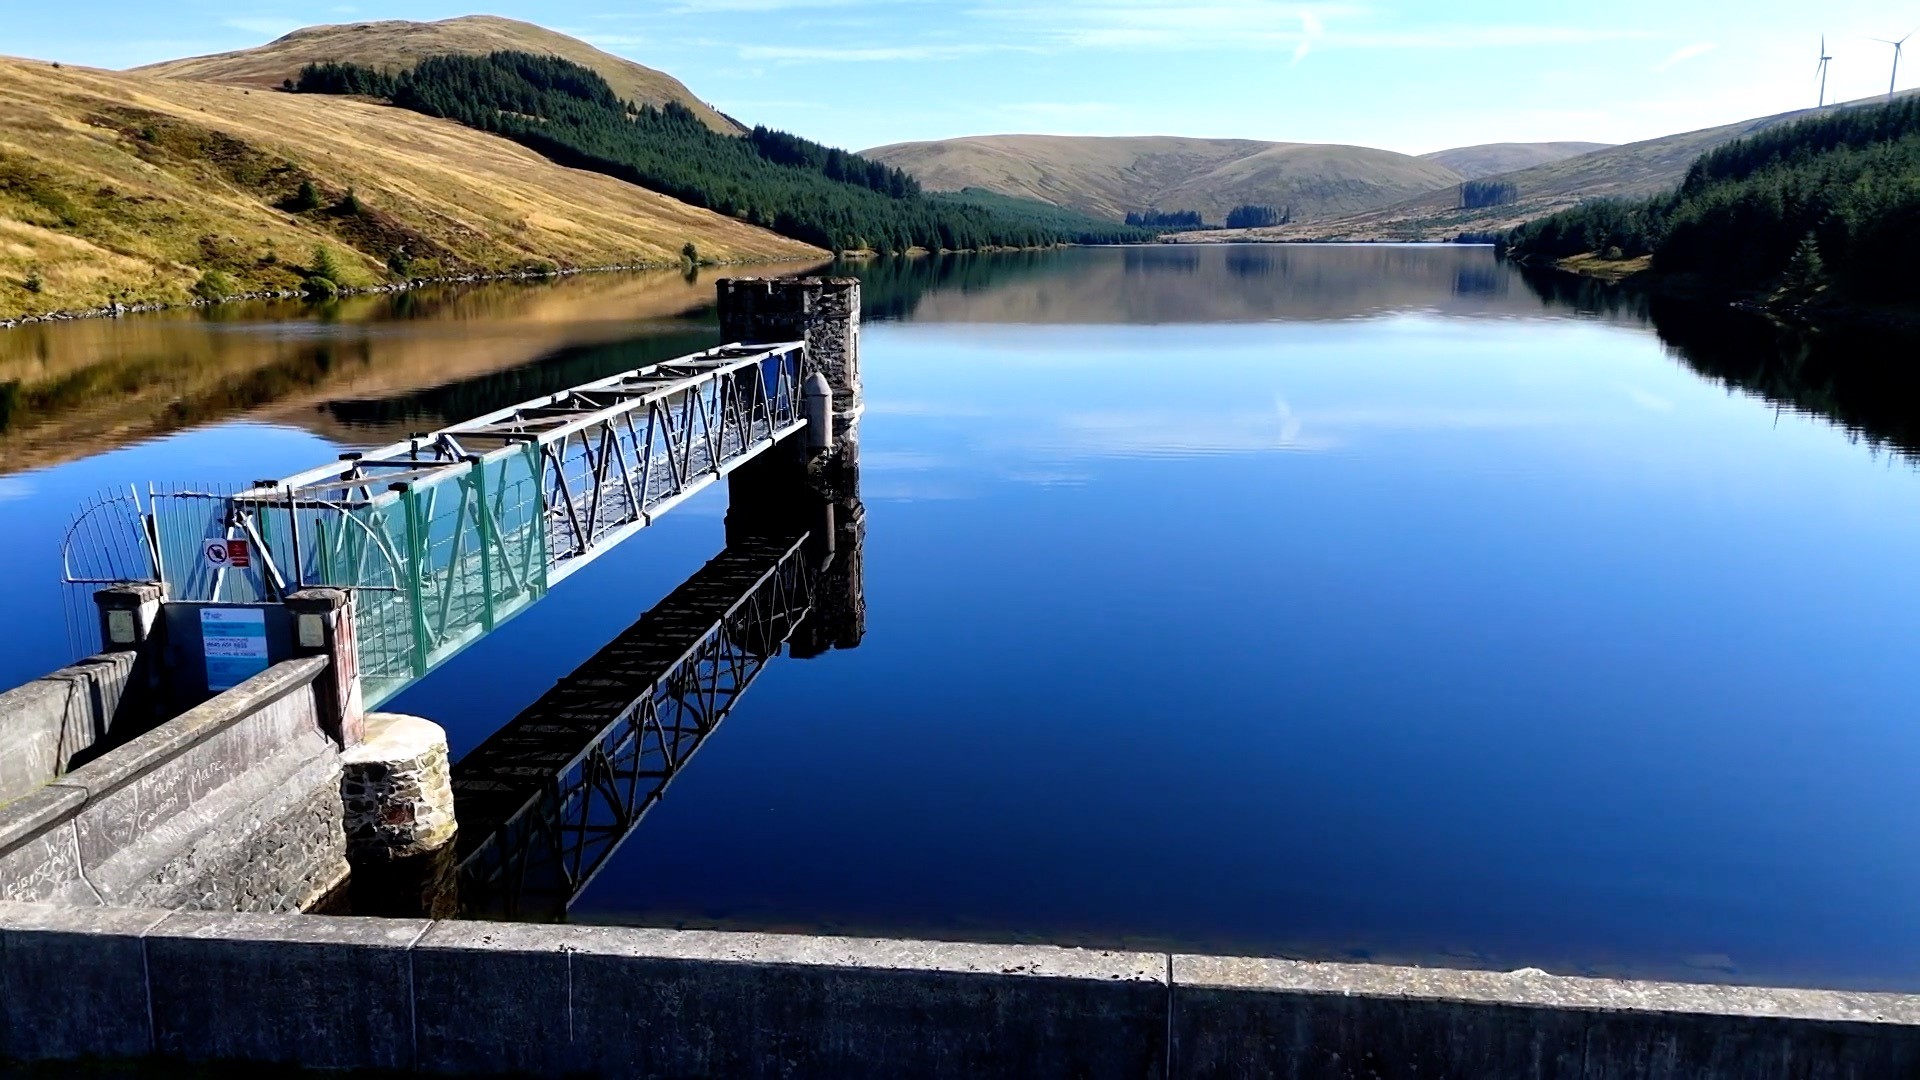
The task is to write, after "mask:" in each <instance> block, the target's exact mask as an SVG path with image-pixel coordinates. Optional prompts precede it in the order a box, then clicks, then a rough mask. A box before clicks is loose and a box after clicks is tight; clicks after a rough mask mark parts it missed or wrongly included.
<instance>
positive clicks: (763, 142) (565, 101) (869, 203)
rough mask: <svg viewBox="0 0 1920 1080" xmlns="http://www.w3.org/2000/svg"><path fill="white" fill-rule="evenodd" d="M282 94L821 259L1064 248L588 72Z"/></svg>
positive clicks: (476, 66)
mask: <svg viewBox="0 0 1920 1080" xmlns="http://www.w3.org/2000/svg"><path fill="white" fill-rule="evenodd" d="M382 80H387V81H384V82H383V81H382ZM294 89H296V90H298V91H301V92H308V93H332V94H371V95H374V96H379V97H385V98H388V99H389V100H391V101H392V102H393V103H394V104H395V105H398V106H401V107H403V108H407V109H412V110H414V111H416V112H421V113H425V114H427V115H429V116H438V117H444V118H447V119H451V120H456V121H458V122H460V123H463V124H466V125H467V126H469V127H473V128H478V129H480V130H482V131H489V132H493V133H494V134H497V135H502V136H505V137H507V138H510V139H513V140H514V141H516V142H519V143H521V144H522V145H524V146H527V147H529V148H530V149H533V150H535V151H537V152H538V153H540V154H542V155H544V156H546V157H547V158H549V159H551V160H553V161H555V162H557V163H559V164H562V165H566V166H569V167H572V168H581V169H588V170H591V171H594V172H600V173H605V174H607V175H609V176H614V177H617V178H619V179H622V180H626V181H628V182H630V183H634V184H638V185H640V186H642V187H646V188H650V189H652V190H654V191H658V192H661V193H662V194H665V195H670V196H672V197H673V198H676V199H679V200H681V201H682V202H687V203H691V204H693V205H695V206H701V207H705V208H707V209H710V210H714V211H717V212H719V213H722V214H726V215H729V216H732V217H737V218H739V219H741V220H743V221H747V222H750V223H752V224H755V225H759V226H762V227H764V228H768V229H771V230H773V231H774V232H777V233H780V234H782V235H784V236H789V237H792V238H794V239H796V240H803V241H806V242H807V243H811V244H817V245H819V246H820V247H824V248H828V249H831V250H834V251H847V250H860V249H870V250H874V251H880V252H883V253H890V252H899V251H905V250H907V249H908V248H912V247H924V248H931V249H947V250H956V251H957V250H968V249H978V248H989V247H1046V246H1051V245H1054V244H1058V243H1062V242H1065V240H1066V238H1065V237H1063V236H1061V235H1060V234H1059V233H1057V232H1055V231H1053V230H1051V229H1048V228H1046V227H1045V226H1043V225H1041V224H1037V223H1035V222H1033V221H1020V220H1011V219H1008V218H1006V217H1003V216H1001V215H997V214H995V213H994V212H993V211H991V210H989V209H987V208H985V207H982V206H979V205H974V204H969V203H963V202H955V201H944V200H933V199H929V198H926V197H924V196H923V195H922V194H921V193H920V188H919V185H918V184H917V183H916V182H914V180H913V179H912V178H911V177H909V176H907V175H906V174H905V173H903V172H901V171H900V170H898V169H892V168H888V167H886V166H884V165H881V164H879V163H877V162H872V161H868V160H867V159H865V158H862V157H860V156H859V155H857V154H851V153H848V152H847V151H844V150H837V149H834V148H832V147H827V146H822V145H821V144H819V143H814V142H810V141H808V140H806V139H802V138H799V137H797V136H793V135H789V134H786V133H784V132H777V131H770V130H768V129H765V128H758V129H755V131H754V132H753V133H752V134H750V135H749V136H748V137H746V138H735V137H732V136H728V135H722V134H720V133H718V132H716V131H713V130H712V129H710V128H708V127H707V126H706V125H705V124H703V123H701V122H700V119H699V118H698V117H697V116H695V115H694V114H693V112H692V111H691V110H689V109H687V108H685V107H684V106H681V105H678V104H674V103H669V104H668V105H667V106H666V107H665V108H663V109H656V108H654V107H653V106H651V105H647V106H636V105H634V104H633V103H631V102H626V101H622V100H621V99H620V98H619V96H618V95H616V94H615V93H614V92H613V88H612V87H610V86H608V85H607V82H606V80H605V79H603V78H601V77H600V75H599V74H598V73H596V72H594V71H593V70H591V69H590V68H586V67H582V66H581V65H579V64H575V63H572V62H570V61H567V60H562V59H560V58H559V57H553V56H534V55H532V54H530V53H521V52H496V53H493V54H491V55H488V56H435V57H429V58H427V59H425V60H422V61H421V62H420V63H419V64H418V65H416V66H415V67H414V68H413V69H412V70H411V71H407V72H404V73H402V74H399V75H387V74H384V73H382V72H379V71H375V70H374V69H372V68H365V67H361V66H359V65H353V64H338V63H333V64H313V65H309V66H308V67H307V68H305V69H303V70H302V71H301V73H300V78H299V79H298V80H297V81H296V82H295V84H294Z"/></svg>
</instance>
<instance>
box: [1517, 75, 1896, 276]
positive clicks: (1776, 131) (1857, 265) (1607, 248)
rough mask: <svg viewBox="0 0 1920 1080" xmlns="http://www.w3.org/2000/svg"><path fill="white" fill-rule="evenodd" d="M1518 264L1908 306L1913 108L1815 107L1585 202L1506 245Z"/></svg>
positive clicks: (1538, 223) (1522, 230)
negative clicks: (1669, 175) (1594, 262)
mask: <svg viewBox="0 0 1920 1080" xmlns="http://www.w3.org/2000/svg"><path fill="white" fill-rule="evenodd" d="M1508 244H1509V247H1510V249H1511V253H1512V254H1513V255H1514V257H1515V258H1518V259H1523V260H1524V259H1535V260H1540V261H1546V260H1561V259H1569V258H1575V257H1581V256H1588V257H1591V256H1594V255H1598V256H1600V258H1601V259H1602V260H1603V261H1606V262H1610V263H1627V262H1629V261H1633V260H1643V261H1644V260H1650V261H1651V267H1652V270H1653V272H1654V273H1655V274H1657V275H1660V276H1661V277H1664V278H1673V277H1676V276H1679V277H1684V278H1687V279H1690V280H1697V281H1703V282H1707V283H1710V284H1712V285H1715V286H1719V287H1723V288H1728V289H1734V290H1740V291H1746V292H1755V293H1758V294H1760V295H1762V296H1765V297H1768V298H1770V299H1772V300H1776V301H1778V302H1780V303H1782V304H1786V305H1795V306H1797V305H1802V304H1806V303H1809V302H1816V303H1819V304H1821V305H1823V306H1825V305H1831V304H1834V303H1836V302H1840V303H1844V302H1846V301H1850V300H1855V301H1861V302H1864V303H1868V304H1898V305H1906V306H1908V307H1909V308H1910V306H1911V305H1912V304H1913V302H1914V299H1915V297H1917V296H1920V271H1917V270H1916V268H1915V263H1914V261H1913V252H1914V250H1915V248H1916V247H1920V97H1908V98H1907V99H1905V100H1903V101H1900V102H1897V103H1894V104H1889V105H1880V106H1875V107H1872V108H1858V109H1838V110H1829V111H1826V112H1824V113H1822V114H1820V115H1819V116H1815V117H1810V118H1808V119H1805V120H1802V121H1799V122H1798V123H1794V124H1788V125H1784V126H1775V127H1772V128H1770V129H1768V130H1766V131H1764V132H1762V133H1760V134H1757V135H1752V136H1749V137H1747V138H1744V139H1739V140H1736V141H1734V142H1731V143H1728V144H1727V145H1725V146H1722V147H1719V148H1718V149H1716V150H1713V151H1712V152H1710V153H1708V154H1705V155H1703V156H1702V157H1701V158H1700V159H1699V160H1698V161H1696V162H1694V164H1693V166H1692V167H1691V168H1690V169H1689V170H1688V172H1687V175H1686V179H1685V180H1684V181H1683V182H1682V183H1681V184H1680V185H1679V187H1678V188H1676V189H1675V190H1673V191H1671V192H1668V193H1665V194H1663V195H1660V196H1656V197H1653V198H1648V199H1599V200H1594V201H1591V202H1587V203H1583V204H1582V205H1580V206H1578V207H1575V208H1573V209H1570V210H1564V211H1561V212H1560V213H1558V214H1554V215H1551V216H1549V217H1546V218H1543V219H1541V220H1539V221H1535V222H1531V223H1529V224H1527V225H1525V226H1523V227H1521V228H1519V229H1517V230H1515V231H1514V232H1513V233H1512V234H1511V236H1509V237H1508Z"/></svg>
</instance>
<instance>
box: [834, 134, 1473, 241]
mask: <svg viewBox="0 0 1920 1080" xmlns="http://www.w3.org/2000/svg"><path fill="white" fill-rule="evenodd" d="M863 153H864V155H865V156H867V157H870V158H873V159H874V160H876V161H881V162H884V163H886V164H888V165H893V166H895V167H897V168H901V169H905V170H906V171H907V172H910V173H912V174H913V175H914V176H915V177H916V178H917V179H918V180H919V181H920V183H921V184H923V185H925V186H926V187H927V188H928V189H929V190H933V191H959V190H962V189H965V188H985V189H986V190H988V191H994V192H998V193H999V194H1002V195H1013V196H1017V197H1020V198H1027V199H1039V200H1041V201H1043V202H1050V203H1053V204H1055V205H1057V206H1064V207H1067V208H1069V209H1072V210H1078V211H1080V212H1082V213H1087V214H1092V215H1094V216H1096V217H1103V218H1107V219H1109V220H1114V221H1118V220H1120V219H1122V218H1124V217H1125V216H1126V214H1127V213H1128V212H1130V211H1136V210H1148V209H1161V210H1198V211H1200V213H1201V214H1202V216H1204V217H1205V218H1206V219H1207V220H1208V221H1210V222H1217V221H1220V220H1223V219H1224V218H1225V217H1226V214H1227V211H1228V210H1231V209H1233V208H1234V207H1235V206H1239V205H1242V204H1246V203H1252V204H1257V205H1262V206H1273V207H1276V208H1280V209H1286V208H1291V209H1292V211H1293V214H1294V217H1295V218H1296V219H1299V218H1326V217H1330V216H1337V215H1340V214H1348V213H1354V212H1357V211H1360V210H1364V209H1369V208H1372V207H1377V206H1384V205H1387V204H1390V203H1393V202H1398V201H1400V200H1403V199H1405V198H1407V197H1409V196H1412V195H1415V194H1418V193H1420V192H1423V191H1430V190H1432V189H1434V188H1440V187H1451V186H1452V185H1455V184H1458V183H1459V182H1460V180H1461V177H1460V175H1459V174H1458V173H1456V172H1454V171H1453V170H1452V169H1449V168H1447V167H1446V166H1444V165H1439V164H1436V163H1433V162H1429V161H1422V160H1420V159H1419V158H1415V157H1410V156H1408V155H1406V154H1396V153H1392V152H1391V151H1386V150H1371V149H1368V148H1366V147H1359V146H1334V145H1322V144H1315V143H1272V142H1258V141H1255V140H1251V139H1189V138H1180V137H1176V136H1139V137H1124V138H1102V137H1092V136H1062V135H982V136H974V137H970V138H963V139H947V140H943V141H938V142H915V143H896V144H894V145H891V146H882V147H877V148H875V149H872V150H867V151H863Z"/></svg>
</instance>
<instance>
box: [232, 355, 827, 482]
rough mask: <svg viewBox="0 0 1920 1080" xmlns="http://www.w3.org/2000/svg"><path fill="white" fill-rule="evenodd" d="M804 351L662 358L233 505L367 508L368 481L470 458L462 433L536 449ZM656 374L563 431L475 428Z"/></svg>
mask: <svg viewBox="0 0 1920 1080" xmlns="http://www.w3.org/2000/svg"><path fill="white" fill-rule="evenodd" d="M805 347H806V343H805V342H801V341H790V342H784V343H780V344H776V345H740V344H738V343H735V344H730V345H722V346H720V347H718V348H715V349H709V350H707V351H705V352H700V353H694V354H692V355H689V356H683V357H678V358H675V359H673V360H663V361H660V362H658V363H654V364H648V365H646V366H644V367H638V368H634V369H632V370H630V371H624V372H620V373H619V374H616V375H609V376H607V377H606V378H604V379H596V380H594V381H593V382H589V383H583V384H581V385H579V386H574V387H569V388H568V389H566V390H562V391H560V392H558V393H554V394H546V395H543V396H541V397H537V398H532V399H529V400H527V401H523V402H520V403H519V404H517V405H509V406H507V407H505V408H502V409H496V410H494V411H493V412H490V413H486V414H483V415H481V416H477V417H474V418H472V419H470V420H465V421H462V422H461V423H458V424H453V425H450V426H448V427H444V428H440V429H438V430H436V431H433V432H429V433H427V434H425V435H422V436H419V437H416V438H411V439H407V440H405V441H402V442H396V443H391V444H389V445H387V446H383V447H380V448H379V449H376V450H371V451H368V452H366V453H363V454H356V455H353V456H351V457H347V458H343V459H342V460H340V461H337V462H332V463H329V464H326V465H320V466H316V467H314V468H311V469H307V470H305V471H304V472H299V473H295V474H294V475H292V476H289V477H287V478H285V479H284V480H280V481H278V482H277V483H274V484H272V485H264V484H263V485H258V486H255V487H252V488H249V489H247V490H246V491H243V492H241V493H239V494H238V495H236V496H235V497H234V499H235V501H236V502H249V503H266V504H269V505H284V504H285V503H286V501H287V499H288V498H290V497H292V498H298V497H299V496H300V495H301V494H303V493H310V492H313V491H324V490H346V491H352V490H355V489H360V490H366V491H367V492H368V498H367V499H366V500H365V501H366V502H369V503H372V502H378V501H382V500H381V498H380V496H379V495H375V494H373V492H372V491H371V487H372V484H373V483H375V482H379V483H385V484H392V483H401V482H409V481H417V480H419V479H424V478H425V477H427V476H430V475H432V474H433V473H435V472H437V471H439V470H440V469H443V468H447V467H451V466H456V465H462V464H465V463H467V462H468V461H469V460H470V459H471V458H472V457H473V456H475V455H473V454H471V453H469V452H468V451H467V449H466V448H465V447H464V446H462V445H461V444H460V441H459V440H460V436H462V435H466V436H468V437H477V438H488V439H500V440H503V441H505V442H507V445H505V446H500V447H495V448H493V449H492V450H490V451H488V452H487V453H486V454H482V455H479V456H481V457H482V458H487V457H492V456H494V455H498V454H501V453H503V452H505V451H508V450H510V449H512V448H513V445H514V444H515V443H518V442H522V441H526V440H528V439H531V440H532V441H534V442H537V443H540V444H547V443H552V442H561V441H564V440H565V439H567V438H568V437H570V436H572V435H575V434H578V433H579V432H581V431H584V430H587V429H590V428H592V427H593V426H594V425H596V424H602V423H606V422H607V421H609V420H612V419H617V418H618V417H620V416H621V415H623V414H626V413H630V412H634V411H636V410H639V409H642V408H647V407H650V406H651V405H653V404H654V403H656V402H660V401H663V400H666V399H668V398H671V397H673V396H675V395H677V394H681V393H684V392H686V391H688V390H691V389H694V388H696V387H697V386H699V385H700V384H701V383H703V382H706V381H707V380H709V379H713V378H716V377H719V376H723V375H727V374H731V373H732V372H735V371H739V370H741V369H743V368H748V367H752V366H754V365H756V364H760V363H764V362H765V361H767V360H771V359H773V358H775V357H780V356H784V355H785V354H788V353H791V352H793V351H795V350H798V349H804V348H805ZM713 360H718V361H721V362H720V363H717V364H714V365H713V366H712V367H706V368H702V369H701V370H699V371H696V372H687V373H684V374H682V373H681V372H679V371H675V370H673V369H675V368H684V367H687V366H690V365H695V364H699V363H701V362H702V361H713ZM663 373H664V374H666V375H668V376H669V377H670V381H665V382H659V381H656V382H655V384H654V385H651V386H648V387H646V388H645V389H644V390H641V391H639V392H629V393H630V396H629V397H628V398H627V400H625V401H621V402H618V403H615V404H612V405H607V406H604V407H601V408H598V409H594V410H591V411H580V412H579V413H578V415H577V416H575V417H574V418H572V419H570V420H569V421H568V422H567V423H565V424H563V425H559V426H554V427H549V428H545V429H542V430H540V431H534V432H525V431H522V432H489V431H481V430H478V429H481V428H487V427H494V426H497V425H499V424H500V423H501V422H502V421H507V420H511V419H513V418H515V417H518V416H520V415H521V414H523V413H526V412H528V411H530V410H534V409H544V408H555V407H562V406H564V404H565V403H566V402H568V401H569V400H572V399H574V398H575V397H576V396H577V395H580V394H594V393H607V392H627V391H625V390H624V388H625V387H626V386H627V385H629V384H632V383H636V382H644V381H647V380H659V379H660V378H661V375H662V374H663ZM797 389H798V387H795V390H797ZM423 449H426V450H430V451H432V452H434V453H435V455H436V456H433V457H425V458H423V457H421V452H422V450H423ZM365 468H392V469H395V470H396V471H395V472H393V473H388V474H385V475H381V476H378V477H372V476H366V475H361V470H362V469H365Z"/></svg>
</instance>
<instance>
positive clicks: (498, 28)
mask: <svg viewBox="0 0 1920 1080" xmlns="http://www.w3.org/2000/svg"><path fill="white" fill-rule="evenodd" d="M502 51H515V52H529V53H534V54H535V55H539V56H558V57H561V58H562V59H566V60H571V61H573V62H574V63H576V64H579V65H580V66H582V67H587V68H592V69H593V70H594V71H596V72H598V73H599V75H600V77H601V78H603V79H605V80H607V84H608V85H609V86H611V87H613V90H614V93H616V94H619V95H620V97H621V98H623V99H624V100H627V101H631V102H634V103H636V104H639V105H652V106H654V107H656V108H658V107H661V106H664V105H666V104H667V103H668V102H674V103H676V104H679V105H684V106H686V107H687V108H689V109H691V110H693V112H694V114H695V115H696V116H698V117H700V119H701V121H702V122H704V123H705V124H706V125H707V126H708V127H710V128H712V129H714V130H715V131H720V132H725V133H726V134H729V135H738V134H741V133H742V131H743V130H744V129H743V128H741V127H740V125H738V124H736V123H734V122H733V121H732V120H730V119H728V118H727V117H725V116H722V115H721V114H720V113H719V112H717V111H715V110H714V108H713V107H712V106H710V105H708V104H706V103H705V102H703V101H701V100H700V99H699V98H697V97H695V96H694V95H693V91H691V90H689V89H687V87H686V85H685V84H684V83H682V82H681V81H680V80H678V79H676V78H674V77H673V76H671V75H668V74H667V73H666V72H664V71H655V70H654V69H652V68H650V67H643V66H641V65H639V64H636V63H634V62H633V61H631V60H623V59H621V58H620V57H618V56H614V55H612V54H611V53H605V52H601V51H600V50H599V49H596V48H594V47H593V46H591V45H588V44H587V43H586V42H584V41H580V40H579V39H577V38H571V37H568V36H567V35H565V34H561V33H557V32H555V31H552V30H548V29H547V28H545V27H542V26H535V25H533V24H532V23H525V22H519V21H517V20H514V19H503V18H500V17H499V16H497V15H466V16H462V17H460V18H457V19H442V20H441V21H439V22H406V21H402V20H389V21H385V22H363V23H347V24H344V25H340V26H309V27H307V28H306V29H304V30H295V31H294V32H293V33H291V34H288V35H287V36H285V37H283V38H279V39H277V40H275V41H272V42H269V43H268V44H265V45H262V46H259V47H258V48H253V49H242V50H240V51H238V52H229V53H219V54H216V55H214V56H196V57H192V58H190V59H186V60H169V61H166V62H164V63H159V64H150V65H148V66H146V67H142V68H135V69H134V72H135V73H136V74H141V75H150V76H153V77H155V78H162V79H192V80H195V81H198V82H219V83H231V84H233V85H235V86H248V87H255V88H273V87H278V86H279V85H281V83H282V82H283V81H284V80H286V79H292V78H297V77H298V76H299V74H300V69H301V68H303V67H305V66H306V65H308V64H313V63H324V62H326V61H329V60H336V61H340V62H342V63H352V64H363V65H365V66H367V67H372V68H378V69H380V70H382V71H389V72H397V71H401V70H404V69H406V68H410V67H412V66H414V65H415V64H417V63H419V62H420V61H421V60H424V59H426V58H427V57H429V56H444V55H456V56H484V55H486V54H488V53H492V52H502Z"/></svg>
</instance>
